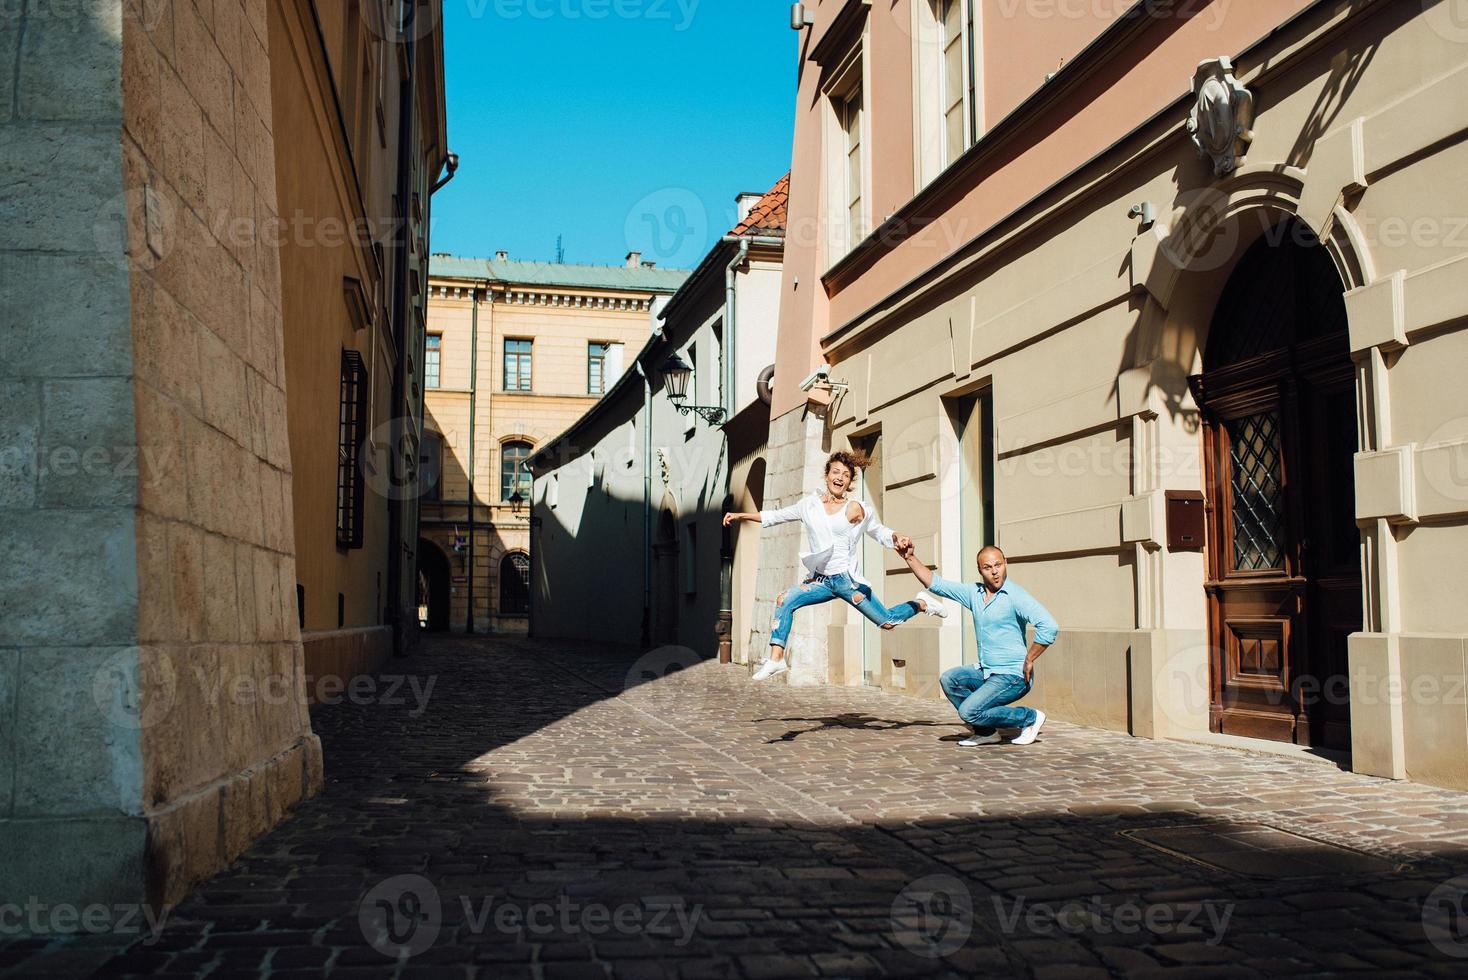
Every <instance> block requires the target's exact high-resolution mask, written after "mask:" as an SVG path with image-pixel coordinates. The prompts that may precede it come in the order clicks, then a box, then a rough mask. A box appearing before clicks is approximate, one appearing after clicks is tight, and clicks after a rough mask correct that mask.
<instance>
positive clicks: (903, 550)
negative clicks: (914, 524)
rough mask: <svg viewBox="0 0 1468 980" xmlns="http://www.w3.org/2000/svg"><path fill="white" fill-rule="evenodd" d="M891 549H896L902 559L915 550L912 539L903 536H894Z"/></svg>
mask: <svg viewBox="0 0 1468 980" xmlns="http://www.w3.org/2000/svg"><path fill="white" fill-rule="evenodd" d="M892 547H893V548H894V549H896V551H897V553H898V554H899V555H901V556H902V557H903V558H906V557H907V556H908V555H909V554H910V553H912V552H914V551H916V550H917V549H916V548H915V547H914V546H913V543H912V538H909V537H908V536H907V535H905V534H898V535H894V536H893V538H892Z"/></svg>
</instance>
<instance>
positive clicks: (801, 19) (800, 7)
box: [790, 3, 816, 31]
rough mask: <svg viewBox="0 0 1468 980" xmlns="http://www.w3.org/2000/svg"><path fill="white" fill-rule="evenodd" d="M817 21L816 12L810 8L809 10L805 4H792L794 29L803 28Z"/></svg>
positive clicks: (791, 23)
mask: <svg viewBox="0 0 1468 980" xmlns="http://www.w3.org/2000/svg"><path fill="white" fill-rule="evenodd" d="M815 22H816V18H815V14H812V13H811V12H810V11H809V10H807V9H806V7H805V4H803V3H793V4H791V5H790V29H791V30H792V31H798V30H801V29H802V28H806V27H809V26H811V25H812V24H814V23H815Z"/></svg>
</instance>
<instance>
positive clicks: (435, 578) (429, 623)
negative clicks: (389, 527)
mask: <svg viewBox="0 0 1468 980" xmlns="http://www.w3.org/2000/svg"><path fill="white" fill-rule="evenodd" d="M452 577H453V576H452V572H450V570H449V559H448V556H447V555H445V554H444V553H443V551H442V550H441V549H440V548H439V547H438V545H436V544H434V543H433V542H432V541H429V540H428V539H426V538H419V539H418V622H419V625H420V626H422V628H423V629H425V630H428V631H430V632H439V631H443V630H447V629H448V628H449V604H450V602H451V601H452V599H451V595H452V593H451V591H450V589H451V582H452Z"/></svg>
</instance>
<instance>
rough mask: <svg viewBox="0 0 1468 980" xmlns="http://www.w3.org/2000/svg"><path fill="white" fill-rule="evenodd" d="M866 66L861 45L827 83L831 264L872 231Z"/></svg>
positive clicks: (828, 239) (827, 219) (829, 247)
mask: <svg viewBox="0 0 1468 980" xmlns="http://www.w3.org/2000/svg"><path fill="white" fill-rule="evenodd" d="M862 70H863V69H862V57H861V51H860V49H859V48H858V49H855V50H853V51H852V53H851V54H850V55H848V56H847V58H846V60H845V62H844V63H843V64H842V65H841V67H840V68H839V69H837V70H835V71H833V72H832V79H833V80H832V82H831V83H830V84H829V85H827V86H826V87H825V95H826V99H827V102H828V104H829V106H830V110H829V112H828V113H827V118H828V120H829V122H828V127H829V129H828V136H827V140H826V146H827V147H828V151H827V158H826V186H827V188H828V193H827V195H826V197H827V201H828V205H827V212H826V221H827V227H828V233H827V247H828V249H829V253H830V255H829V259H830V264H835V263H836V262H838V261H840V259H841V258H842V257H843V256H845V255H846V253H848V252H850V251H851V250H852V248H853V247H855V245H856V243H857V242H859V241H861V240H862V239H863V238H865V237H866V233H867V225H868V224H869V219H868V211H869V210H870V209H869V207H868V204H867V194H866V179H867V175H866V171H867V164H866V138H867V132H866V121H865V112H864V105H865V103H864V100H863V96H862V91H863V88H862Z"/></svg>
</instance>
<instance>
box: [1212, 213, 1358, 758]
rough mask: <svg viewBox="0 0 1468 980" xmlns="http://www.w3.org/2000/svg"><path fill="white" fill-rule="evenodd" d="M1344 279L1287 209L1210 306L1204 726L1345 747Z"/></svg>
mask: <svg viewBox="0 0 1468 980" xmlns="http://www.w3.org/2000/svg"><path fill="white" fill-rule="evenodd" d="M1342 293H1343V287H1342V284H1341V280H1340V276H1339V274H1338V273H1337V271H1336V267H1335V264H1334V262H1333V261H1332V259H1331V256H1330V254H1329V253H1328V252H1327V250H1326V249H1325V248H1324V247H1323V246H1322V245H1321V244H1320V243H1319V242H1318V241H1316V240H1315V238H1314V236H1313V235H1312V234H1311V233H1310V231H1309V229H1308V228H1306V227H1305V226H1304V225H1303V224H1301V223H1300V222H1298V221H1296V220H1294V219H1286V220H1285V221H1283V222H1281V223H1280V224H1278V225H1276V226H1274V227H1273V228H1271V229H1269V230H1268V231H1266V232H1265V233H1264V234H1263V235H1262V236H1261V237H1260V238H1259V240H1258V241H1256V242H1255V243H1254V244H1253V245H1252V246H1250V247H1249V249H1248V250H1247V251H1246V252H1244V254H1243V255H1242V257H1241V258H1240V259H1239V261H1238V263H1237V265H1236V266H1235V268H1234V270H1233V272H1232V273H1231V274H1230V276H1229V279H1228V283H1227V285H1226V286H1225V287H1224V290H1223V293H1222V295H1221V296H1220V297H1219V300H1218V304H1217V306H1216V308H1215V311H1214V315H1213V319H1212V323H1211V325H1210V327H1209V330H1208V340H1207V345H1206V347H1205V349H1204V352H1203V373H1202V374H1201V375H1197V376H1195V377H1193V378H1192V379H1191V382H1192V386H1193V391H1194V395H1195V397H1196V399H1197V402H1198V405H1199V407H1200V409H1201V410H1202V417H1203V439H1204V461H1205V467H1206V470H1205V471H1206V476H1207V478H1206V493H1207V495H1208V513H1209V518H1210V519H1209V529H1208V545H1209V548H1208V552H1209V553H1208V563H1207V582H1206V586H1205V588H1206V591H1207V596H1208V617H1209V623H1208V625H1209V632H1210V638H1211V642H1210V646H1211V648H1212V654H1211V661H1212V662H1211V664H1210V668H1209V675H1210V676H1209V686H1210V710H1209V726H1210V728H1211V729H1212V730H1213V731H1216V732H1224V733H1231V734H1236V735H1246V736H1253V737H1257V738H1269V739H1275V740H1279V741H1289V742H1295V743H1297V744H1300V745H1314V746H1323V747H1327V748H1336V749H1348V748H1349V747H1350V715H1349V692H1348V690H1347V687H1346V679H1347V661H1346V638H1347V636H1349V635H1350V634H1351V633H1352V632H1354V631H1356V630H1359V629H1360V628H1361V622H1362V610H1361V569H1360V533H1359V531H1358V530H1357V527H1356V522H1355V494H1354V471H1353V461H1352V460H1353V454H1354V453H1355V451H1356V448H1357V433H1356V391H1355V376H1354V369H1353V366H1352V362H1351V358H1350V343H1349V340H1348V338H1347V333H1346V311H1345V303H1344V300H1343V298H1342Z"/></svg>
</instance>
